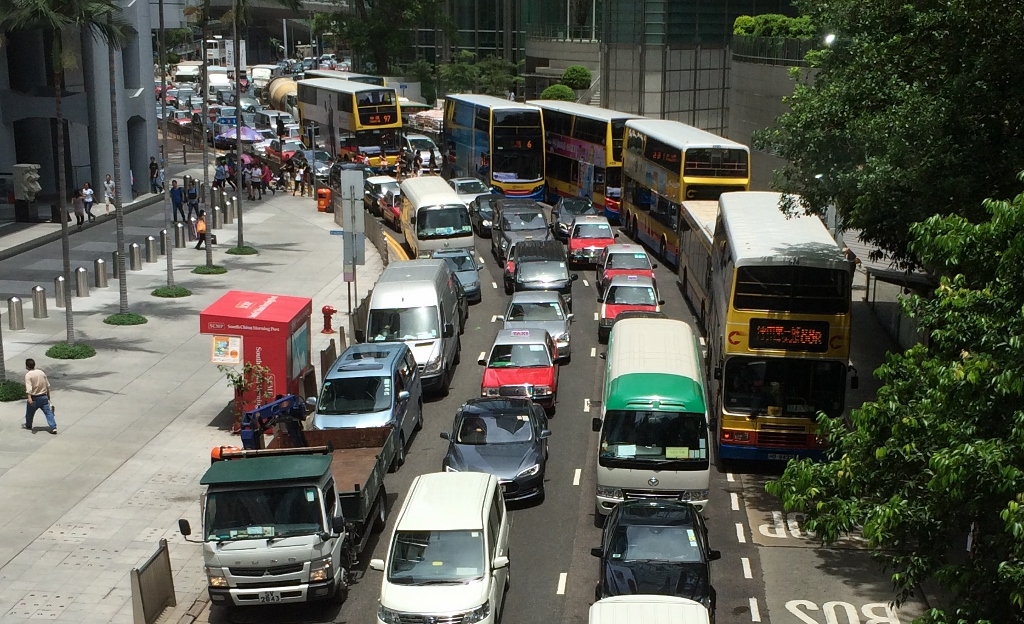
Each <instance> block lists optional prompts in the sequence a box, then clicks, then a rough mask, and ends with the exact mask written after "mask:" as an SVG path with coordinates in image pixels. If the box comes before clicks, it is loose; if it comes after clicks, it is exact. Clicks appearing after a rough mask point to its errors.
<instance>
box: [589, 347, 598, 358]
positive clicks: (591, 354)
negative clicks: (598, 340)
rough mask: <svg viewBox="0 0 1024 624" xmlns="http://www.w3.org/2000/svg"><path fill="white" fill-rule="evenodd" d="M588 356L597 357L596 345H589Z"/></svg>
mask: <svg viewBox="0 0 1024 624" xmlns="http://www.w3.org/2000/svg"><path fill="white" fill-rule="evenodd" d="M590 357H597V347H590Z"/></svg>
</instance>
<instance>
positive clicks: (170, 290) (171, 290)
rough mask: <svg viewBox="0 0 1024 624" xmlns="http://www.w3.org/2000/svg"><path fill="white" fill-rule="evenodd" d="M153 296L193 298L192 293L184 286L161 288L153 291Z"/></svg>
mask: <svg viewBox="0 0 1024 624" xmlns="http://www.w3.org/2000/svg"><path fill="white" fill-rule="evenodd" d="M153 296H154V297H164V298H165V299H176V298H178V297H190V296H192V291H191V290H189V289H188V288H185V287H184V286H161V287H160V288H156V289H154V290H153Z"/></svg>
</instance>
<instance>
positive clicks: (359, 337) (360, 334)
mask: <svg viewBox="0 0 1024 624" xmlns="http://www.w3.org/2000/svg"><path fill="white" fill-rule="evenodd" d="M354 333H355V335H356V342H364V341H365V340H366V332H364V331H363V330H361V329H357V330H356V331H355V332H354Z"/></svg>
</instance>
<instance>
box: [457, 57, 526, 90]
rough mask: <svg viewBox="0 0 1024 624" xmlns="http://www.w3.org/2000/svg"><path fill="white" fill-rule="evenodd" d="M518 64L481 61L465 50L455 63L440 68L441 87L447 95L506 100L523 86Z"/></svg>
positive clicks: (489, 60) (497, 60)
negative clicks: (474, 94)
mask: <svg viewBox="0 0 1024 624" xmlns="http://www.w3.org/2000/svg"><path fill="white" fill-rule="evenodd" d="M516 69H517V67H516V64H515V63H512V62H511V61H506V60H504V59H500V58H498V57H496V56H485V57H484V58H482V59H480V60H477V58H476V55H475V54H473V53H472V52H470V51H468V50H462V51H461V52H459V54H458V56H456V57H455V58H454V59H452V62H451V63H445V64H443V65H441V66H440V74H441V83H442V86H443V88H444V90H445V92H447V93H483V94H485V95H494V96H497V97H505V96H507V95H508V94H509V92H514V91H515V88H516V86H517V85H519V84H520V83H522V82H523V79H522V78H521V77H520V76H517V75H516Z"/></svg>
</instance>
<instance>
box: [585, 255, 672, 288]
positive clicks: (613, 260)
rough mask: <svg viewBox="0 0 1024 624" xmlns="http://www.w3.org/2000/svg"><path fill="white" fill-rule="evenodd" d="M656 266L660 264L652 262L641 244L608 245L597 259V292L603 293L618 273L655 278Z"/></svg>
mask: <svg viewBox="0 0 1024 624" xmlns="http://www.w3.org/2000/svg"><path fill="white" fill-rule="evenodd" d="M656 268H658V265H656V264H652V263H651V257H650V256H648V255H647V252H646V251H644V248H643V247H641V246H640V245H633V244H630V243H625V244H622V243H616V244H614V245H608V246H607V247H605V248H604V251H603V252H602V253H601V255H600V256H599V257H598V259H597V292H599V293H603V292H604V289H605V288H606V287H607V286H608V282H610V281H611V279H612V278H613V277H615V276H616V275H636V276H639V277H649V278H651V279H652V280H653V279H654V269H656Z"/></svg>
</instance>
